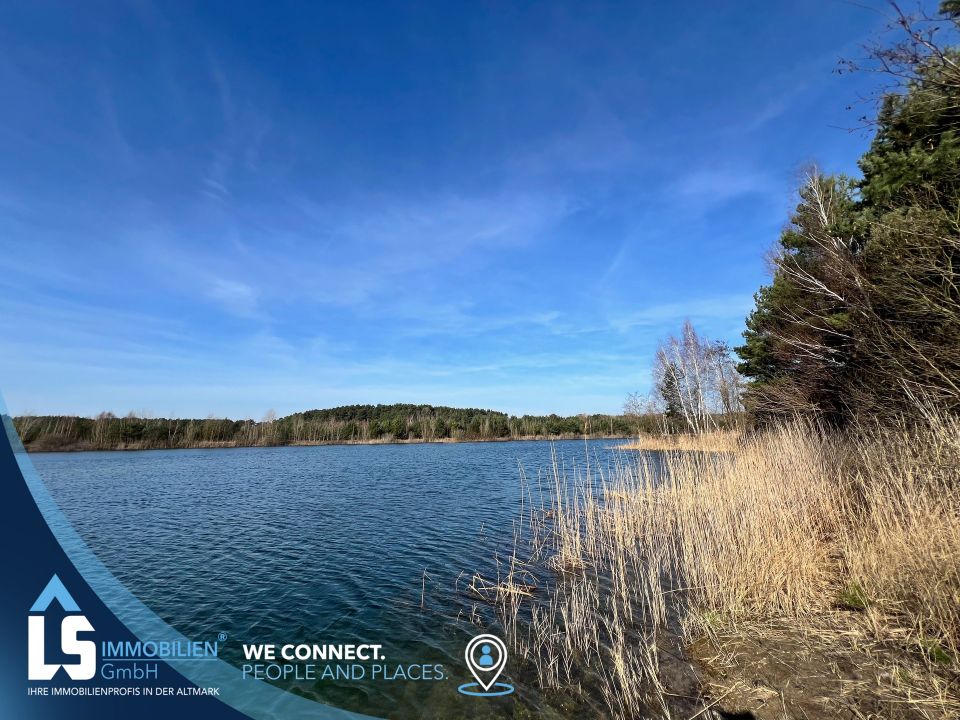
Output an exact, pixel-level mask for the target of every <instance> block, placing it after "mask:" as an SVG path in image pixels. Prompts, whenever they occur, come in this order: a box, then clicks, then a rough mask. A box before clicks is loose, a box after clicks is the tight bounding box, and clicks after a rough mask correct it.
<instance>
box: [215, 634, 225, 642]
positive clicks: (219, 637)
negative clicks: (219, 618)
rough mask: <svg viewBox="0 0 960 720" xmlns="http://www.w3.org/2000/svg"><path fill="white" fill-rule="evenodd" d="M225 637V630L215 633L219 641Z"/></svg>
mask: <svg viewBox="0 0 960 720" xmlns="http://www.w3.org/2000/svg"><path fill="white" fill-rule="evenodd" d="M226 639H227V634H226V633H225V632H222V633H217V640H219V641H220V642H225V641H226Z"/></svg>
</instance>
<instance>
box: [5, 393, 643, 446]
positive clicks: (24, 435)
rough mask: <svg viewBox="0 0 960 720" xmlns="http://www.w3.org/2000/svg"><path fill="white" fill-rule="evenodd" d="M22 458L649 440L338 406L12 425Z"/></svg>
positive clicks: (599, 427) (586, 419)
mask: <svg viewBox="0 0 960 720" xmlns="http://www.w3.org/2000/svg"><path fill="white" fill-rule="evenodd" d="M14 424H15V426H16V428H17V432H18V433H19V434H20V438H21V440H22V441H23V443H24V445H25V446H26V448H27V449H28V450H34V451H43V450H113V449H156V448H191V447H244V446H263V445H297V444H320V443H364V442H403V441H417V440H423V441H443V440H461V441H469V440H506V439H511V438H514V439H520V438H538V437H543V438H562V437H584V436H590V437H628V436H632V435H635V434H636V433H638V432H657V429H658V427H659V424H658V419H657V417H656V416H653V415H642V416H635V415H634V416H632V415H600V414H596V415H575V416H570V417H561V416H559V415H523V416H522V417H516V416H512V415H507V414H506V413H502V412H496V411H494V410H480V409H475V408H466V409H464V408H452V407H434V406H432V405H407V404H395V405H346V406H343V407H337V408H332V409H328V410H308V411H306V412H300V413H294V414H293V415H288V416H286V417H282V418H276V419H274V418H269V417H268V418H266V419H264V420H261V421H259V422H256V421H254V420H227V419H214V418H208V419H205V420H184V419H167V418H143V417H136V416H134V415H132V414H131V415H128V416H126V417H116V416H114V415H113V414H111V413H101V414H100V415H98V416H97V417H94V418H89V417H72V416H56V415H54V416H51V415H46V416H23V417H18V418H15V419H14Z"/></svg>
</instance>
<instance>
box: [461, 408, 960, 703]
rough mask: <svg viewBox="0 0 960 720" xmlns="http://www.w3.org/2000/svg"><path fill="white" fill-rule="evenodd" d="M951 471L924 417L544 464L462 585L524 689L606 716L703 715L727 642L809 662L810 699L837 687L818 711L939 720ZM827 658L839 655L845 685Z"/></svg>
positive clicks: (951, 536) (956, 577) (953, 504)
mask: <svg viewBox="0 0 960 720" xmlns="http://www.w3.org/2000/svg"><path fill="white" fill-rule="evenodd" d="M958 468H960V423H958V421H957V420H956V419H955V418H949V417H942V416H938V415H936V414H930V415H929V417H928V418H927V422H926V424H925V425H924V426H923V427H919V428H918V427H909V428H908V427H901V428H896V429H893V430H890V429H885V430H881V429H871V430H861V431H860V432H858V433H850V434H848V435H846V436H844V437H836V436H831V435H829V434H827V433H825V432H823V431H822V429H820V428H816V427H813V426H811V425H805V424H800V423H797V424H792V425H786V426H783V427H781V428H779V429H777V430H775V431H771V432H767V433H765V434H762V435H758V436H756V437H753V438H751V439H749V440H744V441H742V442H740V443H739V445H738V447H737V449H736V450H735V451H733V452H728V453H712V454H711V453H703V452H698V453H666V454H662V455H659V454H654V455H648V454H639V455H635V456H631V457H620V458H619V459H618V460H617V461H616V462H615V463H614V464H613V465H612V466H610V467H596V466H595V465H593V466H592V465H590V463H589V462H588V463H587V464H586V465H579V466H578V465H572V466H570V467H566V466H564V463H563V461H562V460H561V459H560V458H558V457H557V456H556V455H554V458H553V463H552V468H551V470H550V472H549V473H548V474H547V475H546V476H540V477H539V478H538V482H537V485H536V488H535V489H534V487H533V486H532V485H531V484H530V483H528V484H527V490H526V495H527V497H528V498H529V499H530V501H531V502H530V503H529V504H528V505H527V506H526V507H525V508H524V518H525V519H524V523H523V526H522V528H520V529H519V530H518V535H517V542H516V543H515V548H514V552H513V555H512V557H511V558H510V559H509V561H507V563H506V568H505V570H504V571H503V577H501V578H499V579H498V581H496V582H491V583H486V584H483V583H480V585H479V586H480V587H483V588H484V591H485V592H486V593H487V594H488V595H489V596H492V599H493V600H494V602H495V604H496V605H497V607H498V609H499V611H500V613H501V615H502V618H503V621H504V627H506V628H507V631H508V633H509V634H510V635H511V639H512V641H513V643H514V646H515V648H516V650H517V651H518V652H519V654H520V655H521V657H523V658H525V659H526V660H527V661H529V662H530V663H531V664H532V666H533V667H534V668H535V669H536V673H537V676H538V678H539V680H540V683H541V685H542V686H543V687H548V688H549V687H553V688H564V689H565V691H566V692H577V693H581V694H583V695H584V696H592V697H599V698H601V699H602V701H603V703H604V705H605V707H606V709H607V712H608V713H609V714H610V715H611V716H613V717H617V718H639V717H644V718H647V717H689V716H691V715H693V714H694V713H698V712H702V713H704V714H707V713H709V708H710V707H711V706H712V704H713V703H714V702H716V701H717V700H716V699H717V698H719V697H721V696H723V697H726V695H728V694H731V693H734V691H735V690H736V689H737V687H738V685H742V686H744V687H748V686H750V684H751V678H750V677H747V676H746V675H744V676H743V677H742V678H738V675H737V672H736V671H735V668H736V667H737V665H738V664H739V665H741V666H743V667H746V665H748V664H749V663H748V662H747V660H748V659H749V658H748V657H747V658H745V657H744V655H743V654H744V653H745V652H747V651H746V650H745V649H744V647H745V646H744V645H743V643H742V642H741V643H740V644H739V645H738V644H737V643H738V641H741V640H743V638H744V637H745V636H747V635H749V637H751V638H752V639H754V640H756V642H757V644H756V646H755V647H753V649H752V652H753V653H754V654H758V653H759V654H761V655H762V654H763V653H765V652H767V651H768V650H769V649H770V647H771V646H770V645H764V638H769V641H770V643H779V646H778V647H779V648H780V652H781V654H782V653H785V652H788V651H790V652H795V653H805V654H807V655H810V657H816V658H820V659H822V660H823V662H822V665H823V667H822V668H821V667H820V666H819V665H817V664H814V667H815V668H816V670H815V671H812V672H814V673H817V672H820V673H822V674H823V678H821V680H822V683H821V684H820V685H821V689H822V688H824V687H827V686H829V687H834V686H833V685H830V682H832V681H833V680H836V681H837V682H839V683H840V684H839V685H837V686H836V687H841V688H843V692H840V693H837V694H836V696H835V697H834V696H833V695H831V694H830V693H826V695H825V697H826V699H822V698H821V699H817V700H816V703H821V704H822V703H826V704H822V707H821V705H816V707H817V708H819V712H821V713H822V715H823V716H831V715H833V714H836V713H839V712H841V711H843V712H846V713H848V714H851V716H853V717H858V716H868V715H872V716H874V717H924V718H927V717H938V718H946V717H951V716H953V717H956V716H958V714H960V690H958V685H960V673H958V663H957V658H958V656H960V470H958ZM535 493H536V495H537V496H539V498H540V503H539V506H538V505H537V503H536V502H532V501H533V499H534V497H535ZM521 551H522V552H521ZM518 577H519V578H522V580H521V581H518V580H517V578H518ZM534 577H535V578H537V580H536V581H534V580H531V578H534ZM518 582H519V583H520V584H521V585H522V587H523V590H524V592H517V591H516V584H517V583H518ZM535 582H539V583H540V584H541V585H542V590H543V592H537V591H534V589H533V588H532V587H531V586H532V585H533V584H535ZM784 628H789V633H788V632H787V631H785V630H784ZM671 638H672V639H675V640H676V641H677V646H682V647H685V648H687V650H688V651H689V650H690V649H691V648H694V647H699V650H696V651H694V652H692V655H698V656H699V659H700V662H699V663H694V665H696V666H698V668H697V672H698V673H700V674H699V675H698V678H699V679H698V682H700V681H702V682H701V687H700V693H699V695H700V696H699V698H697V699H695V700H689V699H688V701H686V704H684V703H678V701H677V695H676V693H674V692H672V690H671V687H670V685H671V682H673V681H674V679H672V678H671V677H669V676H670V674H671V672H673V671H672V670H671V672H666V671H665V670H664V663H665V662H669V664H670V666H671V667H672V668H673V669H674V670H675V668H676V665H677V663H676V662H674V661H673V660H671V659H670V658H668V657H666V656H665V654H664V652H663V648H664V646H665V645H669V643H670V639H671ZM704 643H707V645H704ZM734 647H736V649H737V652H736V653H734V652H733V651H732V648H734ZM706 648H709V650H707V649H706ZM765 648H766V649H765ZM801 648H802V649H801ZM791 649H792V650H791ZM770 652H771V653H772V652H773V651H772V650H770ZM711 653H712V654H713V656H714V660H716V658H721V657H726V659H727V661H726V670H725V674H726V678H727V679H726V681H725V682H719V681H715V680H714V679H711V678H710V677H709V675H706V676H704V675H703V672H704V671H705V670H709V666H710V665H711V663H710V662H707V661H706V655H708V654H711ZM737 653H739V654H740V655H739V658H740V659H739V660H737V659H736V658H735V656H737ZM838 657H839V658H841V659H842V658H843V657H847V658H855V662H853V661H851V662H852V664H853V666H854V674H856V675H857V677H858V678H860V681H858V682H859V684H858V682H853V681H848V680H849V678H845V677H842V675H843V672H842V671H840V670H838V669H837V668H838V667H840V666H843V665H844V663H843V662H837V661H836V658H838ZM689 659H691V654H688V655H687V657H686V658H684V660H689ZM795 659H796V658H795ZM717 662H719V661H717ZM681 664H682V663H681ZM713 664H714V665H716V664H717V663H716V662H715V663H713ZM846 664H847V665H850V664H851V663H846ZM891 667H893V668H894V670H892V671H891V670H890V668H891ZM906 667H909V671H907V670H904V669H903V668H906ZM732 668H733V669H732ZM897 668H899V669H897ZM744 672H746V671H744ZM890 672H894V675H895V676H896V677H897V678H900V681H897V682H888V681H887V680H885V679H884V678H887V677H888V676H889V673H890ZM831 673H832V675H831ZM838 673H839V676H838V675H837V674H838ZM906 677H908V678H909V681H907V680H904V678H906ZM863 678H868V680H863ZM871 678H872V680H870V679H871ZM752 680H753V681H754V682H753V684H754V685H756V684H757V683H756V678H752ZM814 685H816V683H814ZM858 688H859V690H858ZM754 690H755V694H756V692H760V691H759V690H756V688H754ZM763 692H764V693H766V695H764V697H767V696H769V697H775V698H776V699H777V702H778V703H779V704H778V710H777V713H778V714H777V715H776V716H777V717H792V716H797V717H801V716H802V715H803V713H804V712H808V710H807V709H804V707H805V706H803V702H805V701H806V700H804V699H802V698H801V699H799V700H798V699H796V698H795V697H793V696H790V697H787V696H786V695H784V694H783V693H782V692H780V689H779V688H768V689H767V690H764V691H763ZM711 696H712V697H713V698H714V699H713V700H711V699H709V698H710V697H711ZM732 697H737V695H736V694H735V693H734V695H732ZM751 697H754V696H751ZM757 697H759V696H757ZM807 700H809V698H807ZM756 702H760V701H759V700H757V701H756ZM811 702H813V701H811ZM790 703H793V706H791V705H790ZM781 706H782V707H781ZM791 707H793V710H791ZM877 708H880V710H877ZM883 708H887V709H888V710H889V708H897V710H896V711H895V712H894V711H892V710H890V711H889V712H888V711H887V710H884V709H883ZM746 709H751V708H746ZM752 709H754V710H756V708H752ZM791 712H793V713H795V715H791ZM911 713H914V714H911ZM701 716H703V715H701ZM758 717H763V715H762V714H758Z"/></svg>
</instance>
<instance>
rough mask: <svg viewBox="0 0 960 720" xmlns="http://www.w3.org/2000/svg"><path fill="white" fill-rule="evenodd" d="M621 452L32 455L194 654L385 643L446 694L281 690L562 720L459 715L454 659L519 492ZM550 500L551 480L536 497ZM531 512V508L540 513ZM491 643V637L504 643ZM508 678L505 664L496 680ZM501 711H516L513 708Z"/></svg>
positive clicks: (388, 685)
mask: <svg viewBox="0 0 960 720" xmlns="http://www.w3.org/2000/svg"><path fill="white" fill-rule="evenodd" d="M616 443H617V441H615V440H591V441H587V442H586V443H585V442H584V441H558V442H554V443H549V442H546V441H544V442H539V441H525V442H489V443H456V444H453V443H451V444H439V443H438V444H419V445H413V444H410V445H351V446H322V447H278V448H237V449H216V450H158V451H141V452H88V453H40V454H35V455H32V456H31V459H32V461H33V463H34V465H35V466H36V468H37V471H38V472H39V474H40V476H41V478H43V480H44V482H45V483H46V485H47V486H48V488H49V489H50V492H51V494H52V495H53V497H54V499H55V500H56V501H57V502H58V503H59V505H60V506H61V508H62V509H63V511H64V513H65V514H66V515H67V517H68V518H70V520H71V521H72V522H73V524H74V527H75V528H76V529H77V531H78V532H79V533H80V535H81V536H82V537H83V538H84V539H85V540H86V542H87V543H88V544H89V545H90V547H91V548H92V549H93V551H94V552H95V553H96V554H97V555H98V556H99V557H100V559H101V560H102V561H103V562H104V564H105V565H106V566H107V567H108V568H109V569H110V570H111V571H112V572H113V573H114V575H116V576H117V578H118V579H119V580H120V581H121V582H123V583H124V584H125V585H126V586H127V587H128V588H130V589H131V590H132V591H133V592H134V593H135V594H136V595H137V596H138V597H139V598H140V599H141V600H142V601H143V602H145V603H146V604H147V605H148V606H149V607H150V608H151V609H153V611H154V612H156V613H157V614H158V615H159V616H160V617H162V618H163V619H164V620H165V621H167V622H168V623H170V624H171V625H173V626H174V627H175V628H176V629H177V630H179V631H180V632H181V633H183V634H184V635H186V636H187V637H189V638H195V639H208V638H209V639H212V637H213V636H216V634H217V633H220V632H225V633H227V634H228V636H229V640H228V641H227V642H226V643H225V644H224V647H223V648H222V652H221V656H222V657H223V658H224V659H225V660H227V661H228V662H232V663H233V664H234V665H237V666H238V667H239V666H240V665H241V661H242V654H241V649H240V645H241V644H242V643H259V642H263V643H288V642H311V643H313V642H334V643H363V642H373V643H382V644H383V646H384V652H385V654H386V657H387V658H388V659H389V660H390V661H391V664H392V662H393V661H396V662H397V663H418V664H420V663H424V664H442V665H443V666H444V668H445V672H446V673H447V674H448V676H449V679H447V680H445V681H440V682H403V681H394V682H388V681H375V682H363V683H349V682H339V683H337V682H334V681H324V682H307V681H303V682H291V683H287V684H286V685H284V687H288V688H289V689H291V690H293V691H295V692H297V693H300V694H303V695H306V696H308V697H311V698H315V699H318V700H322V701H325V702H328V703H331V704H335V705H338V706H340V707H346V708H348V709H351V710H355V711H358V712H363V713H368V714H371V715H378V716H387V715H389V716H390V717H393V718H398V717H399V718H404V717H410V718H414V717H421V716H425V717H450V716H461V715H464V714H469V716H471V717H487V716H496V715H499V714H501V713H504V712H506V713H507V714H509V715H511V716H512V710H511V708H512V709H513V710H515V709H516V708H515V707H513V706H515V704H516V703H518V702H520V703H523V704H526V705H528V706H529V707H530V709H531V711H532V712H534V713H535V714H541V715H544V716H548V717H549V716H554V717H562V716H563V715H562V713H557V712H555V711H553V710H552V709H551V708H550V707H548V706H547V705H546V704H545V702H544V700H543V699H542V698H540V697H539V695H538V693H537V692H536V690H535V687H534V684H533V683H532V682H524V681H523V679H522V678H519V677H517V676H516V674H514V675H513V680H514V682H515V684H516V685H517V694H516V695H514V696H510V698H509V699H508V698H503V699H500V700H498V701H490V700H485V701H483V702H478V701H474V702H473V703H472V704H471V703H469V702H467V701H466V700H465V698H464V697H463V696H460V695H459V694H458V693H457V690H456V688H457V685H459V684H460V683H462V682H466V681H468V680H469V679H470V678H469V674H468V672H467V669H466V668H465V667H464V662H463V648H464V646H465V644H466V642H467V640H468V639H469V638H470V637H471V636H472V635H474V634H476V633H478V632H480V630H479V628H478V627H477V626H476V625H471V623H470V617H471V615H473V614H474V613H476V615H477V616H478V617H479V622H481V623H485V622H489V621H490V620H492V616H491V614H490V612H489V609H487V608H485V607H484V606H482V604H477V603H475V602H473V601H472V600H470V599H469V598H467V597H466V595H465V594H464V593H462V592H458V588H459V589H460V590H463V589H464V587H465V586H466V584H467V583H468V581H469V578H470V576H471V575H472V574H473V573H475V572H479V573H481V574H483V575H485V576H487V577H491V576H495V575H496V566H495V564H494V557H495V555H496V554H497V552H499V553H500V555H501V557H503V555H504V553H509V550H510V548H511V547H512V542H513V527H514V522H515V521H516V519H517V518H518V516H519V512H520V502H521V494H522V490H521V488H522V485H521V482H520V470H519V468H520V466H521V465H522V466H523V468H524V470H525V471H526V474H527V477H528V483H527V489H528V490H529V489H530V487H531V486H532V487H533V494H534V495H536V485H537V480H536V478H537V473H538V470H544V471H546V470H547V469H548V467H549V465H550V453H551V447H553V448H555V449H556V451H557V453H558V455H559V456H560V457H561V458H562V459H563V460H564V462H566V463H568V464H571V463H573V462H576V463H577V464H581V465H582V464H583V463H584V461H585V459H586V457H587V455H588V454H589V456H590V459H591V463H592V464H595V463H598V462H599V463H600V464H601V465H605V464H606V463H607V462H610V461H612V459H613V456H614V454H615V453H614V451H613V450H611V449H610V448H611V447H612V446H614V445H615V444H616ZM544 485H545V488H544V489H545V490H546V487H547V486H549V485H550V481H548V480H546V479H545V480H544ZM536 501H537V503H539V498H537V500H536ZM501 634H502V633H501ZM511 672H514V673H519V672H520V671H519V669H518V668H517V667H516V665H515V663H513V662H511V664H510V665H509V666H508V668H507V671H506V672H505V676H506V675H507V674H510V673H511ZM507 703H509V705H507Z"/></svg>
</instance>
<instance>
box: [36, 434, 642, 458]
mask: <svg viewBox="0 0 960 720" xmlns="http://www.w3.org/2000/svg"><path fill="white" fill-rule="evenodd" d="M632 438H633V436H632V435H573V434H564V435H524V436H520V437H502V438H464V439H460V438H434V439H424V438H415V439H403V440H401V439H390V440H387V439H380V438H378V439H375V440H316V441H302V440H301V441H296V442H286V443H242V442H237V441H234V440H225V441H222V442H216V441H204V442H197V443H190V444H184V445H173V446H168V445H149V444H142V443H127V444H122V445H112V446H109V447H101V446H95V445H91V444H90V443H83V442H77V443H70V444H67V445H64V446H62V447H42V448H36V447H33V445H34V443H24V449H25V450H26V451H27V452H28V453H30V454H31V455H36V454H40V453H59V452H64V453H66V452H70V453H73V452H143V451H146V450H236V449H240V448H274V447H276V448H280V447H283V448H285V447H321V446H337V445H454V444H457V445H460V444H468V443H502V442H535V441H545V440H617V441H621V440H630V439H632ZM617 448H619V449H632V448H628V447H627V446H625V445H618V446H617Z"/></svg>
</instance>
